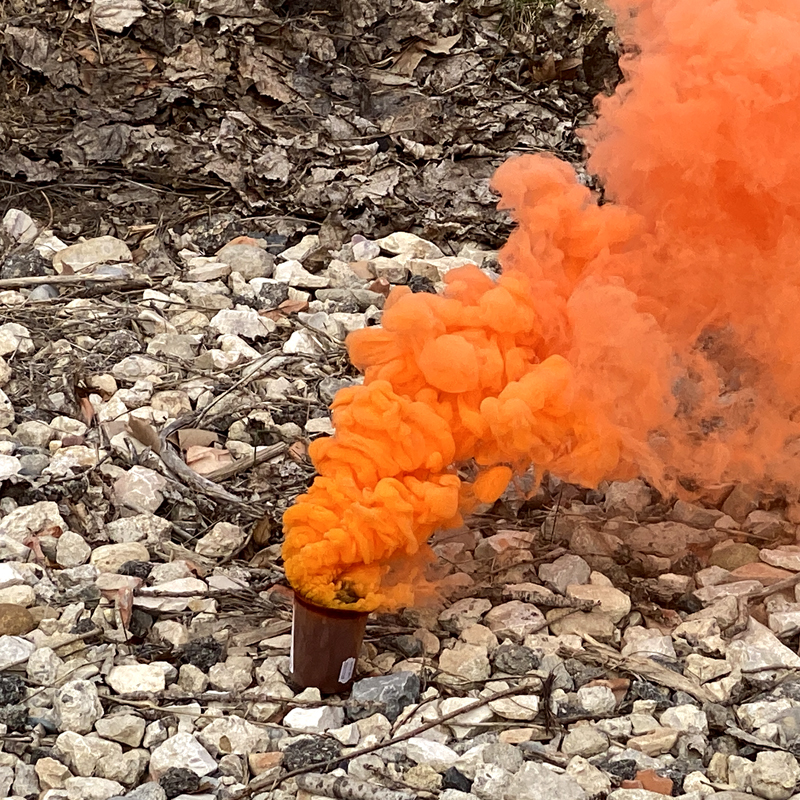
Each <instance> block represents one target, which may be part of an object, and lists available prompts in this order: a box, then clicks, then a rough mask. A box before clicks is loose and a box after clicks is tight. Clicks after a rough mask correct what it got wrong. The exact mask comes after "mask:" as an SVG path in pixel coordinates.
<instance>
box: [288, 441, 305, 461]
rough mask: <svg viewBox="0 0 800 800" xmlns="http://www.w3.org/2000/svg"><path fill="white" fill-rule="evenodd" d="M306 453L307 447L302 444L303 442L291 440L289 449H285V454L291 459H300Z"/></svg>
mask: <svg viewBox="0 0 800 800" xmlns="http://www.w3.org/2000/svg"><path fill="white" fill-rule="evenodd" d="M307 453H308V448H307V447H306V446H305V444H303V442H293V443H292V444H290V445H289V449H288V450H287V451H286V454H287V455H288V456H289V458H291V459H292V461H302V460H303V459H304V458H305V457H306V455H307Z"/></svg>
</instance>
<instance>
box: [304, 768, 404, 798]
mask: <svg viewBox="0 0 800 800" xmlns="http://www.w3.org/2000/svg"><path fill="white" fill-rule="evenodd" d="M297 785H298V786H299V787H300V788H301V789H304V790H305V791H307V792H310V793H311V794H314V795H322V796H323V797H336V798H339V800H415V798H416V797H417V796H418V795H417V793H416V792H410V791H402V790H400V791H398V790H395V789H387V788H386V787H385V786H378V785H376V784H374V783H367V782H366V781H357V780H355V778H348V777H338V778H337V777H336V776H335V775H321V774H320V773H318V772H312V773H309V774H308V775H299V776H298V778H297Z"/></svg>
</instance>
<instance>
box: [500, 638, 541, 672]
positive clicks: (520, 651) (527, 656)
mask: <svg viewBox="0 0 800 800" xmlns="http://www.w3.org/2000/svg"><path fill="white" fill-rule="evenodd" d="M540 662H541V659H540V658H539V656H538V655H537V654H536V653H535V652H534V651H533V650H531V649H530V647H525V646H524V645H521V644H512V643H511V642H509V643H508V644H501V645H500V647H497V648H495V650H494V651H493V652H492V663H493V664H494V668H495V669H496V670H498V671H499V672H506V673H508V674H509V675H525V674H526V673H528V672H530V671H531V670H534V669H536V668H537V667H538V666H539V664H540Z"/></svg>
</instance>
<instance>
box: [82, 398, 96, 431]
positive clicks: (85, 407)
mask: <svg viewBox="0 0 800 800" xmlns="http://www.w3.org/2000/svg"><path fill="white" fill-rule="evenodd" d="M81 413H82V414H83V421H84V422H85V423H86V424H87V425H91V424H92V420H93V419H94V407H93V406H92V404H91V402H89V398H88V397H81Z"/></svg>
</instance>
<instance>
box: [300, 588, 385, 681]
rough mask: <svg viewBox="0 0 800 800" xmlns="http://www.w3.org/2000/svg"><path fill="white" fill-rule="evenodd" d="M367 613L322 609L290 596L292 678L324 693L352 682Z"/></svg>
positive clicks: (304, 599) (303, 599) (302, 599)
mask: <svg viewBox="0 0 800 800" xmlns="http://www.w3.org/2000/svg"><path fill="white" fill-rule="evenodd" d="M368 616H369V613H368V612H361V611H340V610H339V609H335V608H323V607H321V606H317V605H314V604H313V603H311V602H309V601H308V600H307V599H306V598H305V597H302V596H301V595H299V594H297V592H295V595H294V613H293V615H292V652H291V658H290V667H289V668H290V670H291V673H292V680H294V682H295V683H297V684H298V685H299V686H302V687H303V688H304V689H305V688H308V687H309V686H314V687H316V688H317V689H319V690H320V692H325V693H326V694H335V693H337V692H343V691H345V690H346V689H347V688H348V687H349V686H350V684H351V683H352V681H353V673H354V672H355V670H356V662H357V661H358V654H359V652H360V650H361V642H362V640H363V638H364V629H365V628H366V625H367V617H368Z"/></svg>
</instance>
